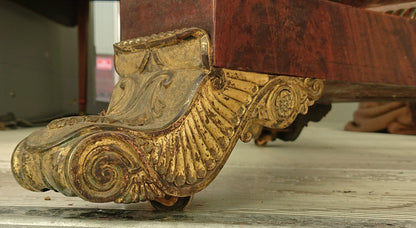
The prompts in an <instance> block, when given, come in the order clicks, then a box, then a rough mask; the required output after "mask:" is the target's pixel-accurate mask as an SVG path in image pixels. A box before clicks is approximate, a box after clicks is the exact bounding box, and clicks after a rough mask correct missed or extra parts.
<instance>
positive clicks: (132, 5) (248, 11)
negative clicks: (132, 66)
mask: <svg viewBox="0 0 416 228" xmlns="http://www.w3.org/2000/svg"><path fill="white" fill-rule="evenodd" d="M351 2H356V3H357V4H358V2H362V3H366V4H367V3H376V2H381V1H377V0H366V1H351ZM383 2H391V1H388V0H386V1H383ZM400 2H401V1H400ZM343 3H347V0H345V1H343ZM172 9H174V10H172ZM214 23H215V24H214ZM121 26H122V39H123V40H125V39H128V38H133V37H140V36H145V35H149V34H152V33H158V32H163V31H169V30H173V29H178V28H183V27H199V28H202V29H204V30H207V31H208V33H209V34H210V36H211V39H212V41H213V44H214V45H213V46H214V49H215V50H214V58H213V59H214V65H215V66H216V67H221V68H230V69H238V70H244V71H252V72H262V73H270V74H285V75H291V76H300V77H312V78H323V79H330V80H341V81H351V82H372V83H381V84H399V85H416V45H414V44H415V42H416V21H413V20H409V19H405V18H400V17H397V16H389V15H385V14H381V13H378V12H371V11H367V10H364V9H360V8H355V7H351V6H348V5H344V4H339V3H335V2H331V1H328V0H314V1H311V0H298V1H291V0H258V1H246V0H197V1H194V0H143V1H134V0H122V1H121Z"/></svg>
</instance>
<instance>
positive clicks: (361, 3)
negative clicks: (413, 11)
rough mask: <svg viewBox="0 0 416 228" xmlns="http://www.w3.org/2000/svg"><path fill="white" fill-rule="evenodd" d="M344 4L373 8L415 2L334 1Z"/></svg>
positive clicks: (406, 0)
mask: <svg viewBox="0 0 416 228" xmlns="http://www.w3.org/2000/svg"><path fill="white" fill-rule="evenodd" d="M332 1H334V2H340V3H342V4H348V5H352V6H357V7H372V6H380V5H390V4H399V3H405V2H414V1H415V0H332Z"/></svg>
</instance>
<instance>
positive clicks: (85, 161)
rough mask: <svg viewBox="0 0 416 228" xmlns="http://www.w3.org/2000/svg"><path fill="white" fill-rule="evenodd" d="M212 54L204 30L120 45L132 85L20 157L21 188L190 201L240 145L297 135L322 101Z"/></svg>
mask: <svg viewBox="0 0 416 228" xmlns="http://www.w3.org/2000/svg"><path fill="white" fill-rule="evenodd" d="M210 48H211V47H210V44H209V39H208V35H207V34H206V33H205V32H204V31H202V30H199V29H184V30H179V31H174V32H169V33H165V34H160V35H156V36H153V37H145V38H139V39H134V40H129V41H123V42H121V43H119V44H116V45H115V52H116V66H117V70H118V72H119V73H120V74H121V76H122V79H121V81H120V82H119V83H118V84H117V85H116V87H115V90H114V93H113V97H112V99H111V102H110V107H109V110H108V112H107V114H106V115H105V116H88V117H71V118H64V119H60V120H55V121H53V122H51V123H50V124H49V125H48V127H47V128H45V129H43V130H41V131H39V132H35V133H34V134H32V135H31V136H29V137H28V138H27V139H25V140H24V141H23V142H22V143H20V144H19V146H18V147H17V148H16V150H15V152H14V155H13V162H12V164H13V172H14V175H15V177H16V179H17V180H18V181H19V183H20V184H21V185H22V186H23V187H25V188H27V189H30V190H35V191H40V190H45V189H54V190H58V191H60V192H62V193H64V194H65V195H68V196H79V197H81V198H83V199H85V200H89V201H93V202H108V201H115V202H118V203H133V202H139V201H144V200H154V199H158V198H162V197H164V196H165V195H171V196H189V195H192V194H195V193H196V192H198V191H200V190H202V189H203V188H205V187H206V186H207V185H208V184H209V183H210V182H211V181H212V180H213V179H214V178H215V177H216V176H217V174H218V173H219V172H220V170H221V168H222V167H223V166H224V163H225V162H226V160H227V159H228V157H229V155H230V153H231V151H232V149H233V148H234V146H235V144H236V142H237V140H238V139H241V140H243V141H249V140H251V139H252V138H253V137H255V136H256V135H258V134H259V132H260V131H261V128H262V127H263V126H268V127H273V128H285V127H287V126H289V125H290V124H291V123H292V122H293V121H294V119H295V118H296V116H297V115H298V114H300V113H306V112H307V111H308V107H309V106H310V105H312V104H313V103H314V102H315V101H316V100H317V99H318V98H319V97H320V95H321V93H322V88H323V82H322V80H316V79H308V78H295V77H287V76H278V75H267V74H257V73H250V72H242V71H235V70H229V69H216V68H214V67H212V66H211V65H209V63H210V55H211V49H210ZM206 63H208V65H206ZM45 136H48V137H47V138H45ZM40 167H42V169H43V170H42V171H40Z"/></svg>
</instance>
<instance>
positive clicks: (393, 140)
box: [0, 124, 416, 227]
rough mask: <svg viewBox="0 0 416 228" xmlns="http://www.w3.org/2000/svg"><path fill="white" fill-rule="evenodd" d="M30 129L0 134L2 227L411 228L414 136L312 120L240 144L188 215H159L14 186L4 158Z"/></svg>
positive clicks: (415, 189)
mask: <svg viewBox="0 0 416 228" xmlns="http://www.w3.org/2000/svg"><path fill="white" fill-rule="evenodd" d="M33 130H34V129H20V130H8V131H0V227H26V226H39V227H57V226H71V227H136V226H141V227H155V226H162V227H163V226H169V227H196V226H199V227H205V226H209V227H212V226H216V227H223V226H251V227H260V226H281V227H395V226H396V227H416V206H415V204H416V136H403V135H389V134H379V133H355V132H354V133H353V132H344V131H342V130H337V129H334V128H330V127H325V126H323V125H322V124H311V126H310V127H308V128H306V129H305V130H304V132H303V133H302V135H301V136H300V138H299V139H298V140H297V141H295V142H291V143H290V142H289V143H287V142H286V143H285V142H281V141H275V142H273V143H271V144H269V145H268V146H267V147H265V148H258V147H256V146H255V145H254V143H249V144H243V143H239V144H238V145H237V146H236V148H235V149H234V151H233V153H232V155H231V157H230V159H229V161H228V162H227V164H226V166H225V167H224V169H223V170H222V172H221V173H220V174H219V176H218V177H217V178H216V179H215V180H214V182H213V183H212V184H211V185H210V186H209V187H208V188H207V189H205V190H203V191H202V192H200V193H198V194H196V195H195V197H194V200H193V202H192V204H191V206H190V207H189V208H188V210H187V211H185V212H174V213H156V212H153V211H152V210H151V208H150V206H148V205H147V204H146V203H141V204H131V205H119V204H113V203H108V204H95V203H89V202H85V201H83V200H81V199H78V198H67V197H64V196H62V195H61V194H59V193H54V192H45V193H35V192H30V191H27V190H25V189H23V188H21V187H20V186H19V185H18V184H17V183H16V182H15V180H14V179H13V177H12V175H11V173H10V168H9V166H10V165H9V160H10V156H11V152H12V150H13V148H14V146H15V145H16V144H17V143H18V141H19V140H21V139H22V138H23V137H25V136H26V135H28V134H29V133H30V132H31V131H33ZM46 196H49V197H50V198H51V200H48V201H46V200H44V198H45V197H46Z"/></svg>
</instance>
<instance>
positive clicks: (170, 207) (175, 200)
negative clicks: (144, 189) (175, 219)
mask: <svg viewBox="0 0 416 228" xmlns="http://www.w3.org/2000/svg"><path fill="white" fill-rule="evenodd" d="M191 201H192V196H186V197H176V196H169V195H166V196H165V198H160V199H155V200H150V201H149V203H150V205H151V206H152V207H153V208H154V209H155V210H157V211H183V210H185V208H186V207H187V206H188V205H189V204H190V203H191Z"/></svg>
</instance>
